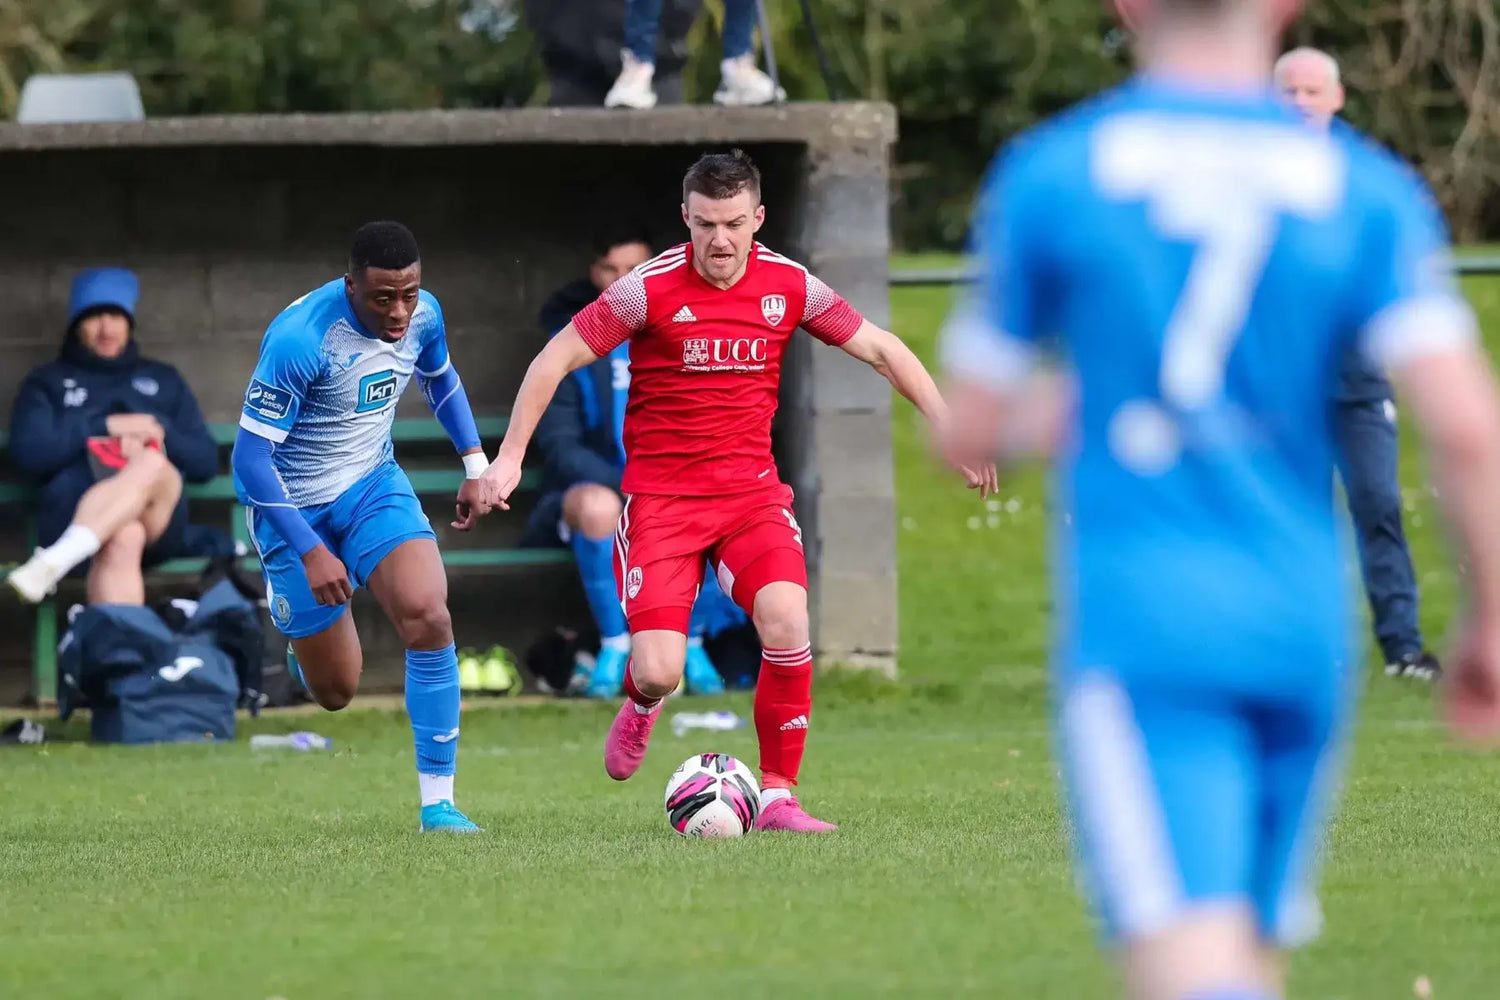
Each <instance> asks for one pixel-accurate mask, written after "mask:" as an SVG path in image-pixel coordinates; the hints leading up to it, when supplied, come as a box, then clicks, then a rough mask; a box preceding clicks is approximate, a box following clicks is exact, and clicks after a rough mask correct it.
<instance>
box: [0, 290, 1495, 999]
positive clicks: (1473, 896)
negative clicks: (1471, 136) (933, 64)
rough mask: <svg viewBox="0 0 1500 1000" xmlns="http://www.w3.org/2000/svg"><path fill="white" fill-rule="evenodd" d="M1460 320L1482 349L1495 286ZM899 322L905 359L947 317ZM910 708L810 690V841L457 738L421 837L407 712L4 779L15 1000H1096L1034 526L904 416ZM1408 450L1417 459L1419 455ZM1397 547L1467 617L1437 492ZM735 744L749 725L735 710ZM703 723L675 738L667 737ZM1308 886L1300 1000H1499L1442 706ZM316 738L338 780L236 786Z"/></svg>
mask: <svg viewBox="0 0 1500 1000" xmlns="http://www.w3.org/2000/svg"><path fill="white" fill-rule="evenodd" d="M1468 287H1469V291H1470V292H1471V295H1472V297H1473V298H1474V301H1475V302H1476V304H1477V305H1479V306H1480V308H1481V310H1482V313H1483V315H1484V319H1485V322H1486V327H1487V332H1488V333H1489V334H1490V335H1491V337H1495V336H1500V280H1494V279H1490V280H1487V281H1475V282H1472V283H1471V284H1470V285H1469V286H1468ZM946 302H947V293H946V292H944V291H942V290H936V289H910V290H903V291H899V292H898V293H897V295H896V298H895V303H894V304H895V321H896V327H897V329H898V330H899V331H901V332H902V333H903V334H904V335H905V336H906V337H907V338H908V339H909V340H910V341H911V342H912V343H913V344H914V345H915V346H916V347H917V348H918V349H919V350H920V351H922V352H924V353H928V352H930V347H931V341H932V336H933V333H934V330H935V328H936V325H937V322H938V321H939V319H940V318H941V315H942V313H943V311H944V309H945V307H946ZM894 419H895V428H896V434H897V443H898V448H899V452H898V462H897V475H898V477H899V488H900V519H901V525H900V532H901V534H900V538H901V616H902V644H903V649H902V667H903V672H904V679H903V681H902V682H901V683H900V684H883V683H878V682H874V681H872V680H870V679H868V678H859V677H853V678H850V677H833V678H829V677H825V678H820V680H819V684H818V691H817V712H816V715H815V723H814V728H813V731H812V734H811V739H810V741H809V753H808V760H807V767H806V772H805V775H804V781H803V797H804V801H805V802H806V803H807V804H808V806H809V807H810V808H811V809H812V810H813V811H814V812H815V813H816V814H818V815H820V816H824V817H826V818H828V819H831V820H834V821H836V822H838V823H840V824H841V825H842V829H841V830H840V831H839V832H838V833H837V834H835V835H832V836H829V837H826V838H821V839H794V838H787V837H774V836H753V837H749V838H746V839H744V840H741V841H738V842H730V843H700V842H688V841H684V840H681V839H680V838H678V837H676V836H675V835H673V834H672V833H671V831H670V830H669V829H668V827H667V825H666V821H665V819H664V817H663V815H662V803H661V796H662V791H663V787H664V784H665V781H666V777H667V775H668V774H669V773H670V771H671V770H672V768H673V767H674V766H675V765H676V764H678V763H679V762H680V761H681V760H682V759H684V758H686V757H687V756H689V755H690V754H692V753H695V752H699V751H701V750H706V749H720V750H725V751H728V752H731V753H736V754H741V755H744V756H746V757H747V758H748V759H750V760H752V761H753V760H754V759H755V748H754V738H753V734H752V733H751V732H750V731H749V730H739V731H736V732H733V733H728V734H714V735H703V734H695V735H689V736H688V737H687V738H684V739H678V738H676V737H674V736H673V735H672V732H671V729H670V727H669V726H666V725H663V726H662V727H661V728H660V730H659V733H658V737H657V740H656V742H655V743H654V745H653V747H652V750H651V754H650V756H649V757H648V758H647V762H646V765H645V767H644V768H643V770H642V772H641V773H640V774H639V775H638V776H637V777H636V778H635V779H633V780H632V781H630V782H628V783H626V784H616V783H614V782H611V781H609V780H608V779H607V778H606V777H605V776H604V773H603V767H602V764H601V761H600V747H601V743H602V740H603V735H604V730H605V728H606V727H607V725H608V721H609V717H610V710H609V708H608V707H605V706H596V705H581V704H554V705H545V706H536V707H506V708H497V709H493V710H487V711H473V712H471V713H470V714H468V715H467V717H466V718H465V720H464V736H463V744H462V749H461V752H460V762H461V766H460V773H459V784H458V788H459V800H460V803H461V805H462V806H463V808H465V810H466V811H468V812H469V813H470V815H471V816H473V817H474V818H475V819H476V820H477V821H478V822H480V823H481V824H482V825H484V826H486V827H488V830H489V832H488V833H487V834H486V835H485V836H483V837H477V838H470V839H435V838H423V837H421V836H420V835H419V834H418V833H417V832H416V820H417V816H416V802H415V792H416V789H415V781H414V779H413V777H412V765H411V752H412V751H411V745H410V737H409V732H408V730H407V728H406V724H405V719H404V717H403V716H401V715H400V714H399V713H391V712H382V711H366V712H350V713H345V714H343V715H338V716H332V715H316V716H311V717H296V718H279V719H275V720H263V721H261V722H258V723H255V724H252V725H247V726H246V727H244V733H243V734H242V738H241V742H239V743H237V744H235V745H231V746H218V747H162V748H143V749H121V748H98V747H90V746H86V745H80V744H54V745H50V746H47V747H45V748H42V749H32V748H24V749H15V750H12V751H8V752H5V753H3V755H0V787H3V789H4V792H5V794H4V796H3V798H0V956H3V957H0V994H3V995H7V996H29V997H46V998H62V997H131V998H135V997H141V998H147V997H149V998H174V997H194V998H198V997H206V996H212V997H216V998H245V1000H265V998H269V997H284V998H287V1000H303V998H308V1000H313V998H316V1000H329V998H335V997H403V998H405V997H413V996H455V997H490V996H505V997H532V996H535V997H635V996H641V997H658V996H673V995H678V994H692V993H714V994H735V993H737V994H743V995H772V996H776V995H780V996H791V997H803V996H809V997H811V996H817V997H859V998H868V997H871V996H891V997H897V996H899V997H928V996H931V997H948V996H984V997H1024V998H1027V1000H1040V998H1059V1000H1062V998H1066V1000H1089V998H1095V997H1106V996H1110V995H1112V994H1113V979H1112V978H1111V974H1110V970H1109V967H1108V966H1107V965H1106V964H1105V963H1104V961H1103V960H1102V959H1100V958H1099V957H1098V956H1097V955H1096V952H1095V949H1094V939H1093V937H1092V933H1091V930H1090V927H1089V923H1088V920H1087V917H1086V915H1085V912H1084V908H1083V905H1082V903H1081V901H1080V899H1079V898H1078V896H1077V895H1076V893H1075V892H1074V889H1073V881H1072V875H1071V871H1070V867H1069V858H1068V855H1067V848H1066V843H1065V840H1064V836H1063V824H1062V818H1061V815H1060V812H1059V809H1058V804H1057V796H1056V787H1055V771H1054V767H1053V765H1052V762H1051V757H1050V747H1049V738H1048V733H1047V728H1046V691H1045V687H1044V672H1043V669H1044V668H1043V663H1044V651H1045V642H1046V634H1047V613H1048V608H1049V602H1048V599H1047V595H1046V572H1045V562H1044V558H1043V534H1042V532H1043V528H1044V525H1045V506H1044V494H1043V491H1042V487H1041V482H1040V478H1039V477H1038V476H1037V475H1036V474H1035V472H1034V471H1033V472H1028V473H1024V474H1022V475H1019V476H1018V477H1016V478H1014V479H1013V480H1011V481H1010V482H1008V483H1007V484H1006V488H1005V491H1004V492H1003V493H1002V496H1001V497H1000V499H999V501H998V503H995V504H992V505H990V506H986V505H984V504H982V503H981V502H980V501H978V500H977V499H976V498H975V497H974V496H973V495H972V494H968V493H966V492H965V491H963V490H962V489H960V488H959V487H957V486H956V485H954V484H953V483H952V482H951V481H950V480H949V479H946V478H944V477H941V476H938V475H934V474H933V469H932V466H931V465H930V464H929V462H928V460H927V459H926V458H925V457H924V456H923V455H922V454H921V451H920V448H919V438H918V435H917V433H916V427H915V424H914V420H913V414H912V411H911V409H910V407H907V406H905V405H904V404H903V405H901V406H900V407H898V410H897V413H896V416H895V418H894ZM1409 444H1410V442H1408V445H1409ZM1408 456H1409V457H1408V459H1407V461H1406V462H1405V465H1404V469H1403V474H1404V477H1405V479H1406V482H1407V483H1408V484H1409V487H1410V488H1409V490H1408V498H1409V501H1410V510H1409V513H1408V524H1409V529H1410V531H1411V534H1412V541H1413V549H1414V554H1415V556H1416V560H1417V564H1418V569H1419V576H1420V577H1421V580H1422V585H1423V599H1424V600H1423V608H1422V617H1423V621H1424V623H1425V625H1426V627H1427V629H1428V630H1429V633H1430V634H1431V636H1432V638H1433V639H1435V640H1441V637H1442V636H1443V634H1444V631H1445V629H1446V627H1447V624H1448V618H1449V613H1450V609H1451V607H1452V604H1453V600H1454V596H1455V592H1456V591H1455V586H1454V580H1453V577H1452V574H1451V573H1450V571H1449V569H1448V563H1447V558H1446V555H1445V553H1444V550H1443V547H1442V542H1441V538H1440V536H1439V534H1438V532H1437V531H1436V530H1435V517H1434V511H1433V508H1432V506H1431V502H1430V498H1429V497H1428V496H1427V494H1426V493H1425V491H1424V490H1422V489H1421V488H1420V487H1419V485H1418V484H1420V482H1421V480H1422V470H1421V468H1420V466H1419V465H1418V463H1417V462H1416V461H1415V458H1414V456H1413V455H1412V454H1411V453H1410V452H1409V453H1408ZM720 704H721V705H723V706H727V707H730V708H732V709H734V710H736V711H738V712H740V714H741V715H743V716H745V717H747V718H748V716H749V701H748V699H746V698H744V697H732V698H728V699H724V700H723V701H722V702H721V703H720ZM705 707H709V705H708V704H707V703H704V702H701V701H696V700H694V701H692V702H680V703H675V704H673V705H671V706H669V708H668V714H669V715H670V713H671V712H672V711H676V710H684V709H691V710H696V709H702V708H705ZM1363 715H1364V721H1363V723H1362V725H1361V727H1360V730H1359V735H1358V744H1357V753H1356V756H1355V760H1354V764H1353V768H1352V772H1351V775H1350V780H1349V783H1348V788H1347V793H1346V795H1345V798H1344V801H1343V807H1342V809H1341V810H1340V812H1339V816H1338V819H1337V822H1336V824H1335V825H1334V827H1333V830H1332V835H1331V843H1330V860H1329V865H1328V868H1327V870H1326V875H1325V879H1324V893H1323V895H1324V902H1325V907H1326V910H1327V916H1328V929H1327V931H1326V933H1325V935H1324V937H1323V938H1322V939H1321V940H1320V942H1319V943H1318V944H1317V945H1315V946H1314V947H1312V948H1311V949H1309V950H1307V951H1306V952H1304V953H1302V954H1301V955H1299V956H1298V958H1297V959H1296V961H1295V962H1294V964H1293V972H1292V994H1293V996H1296V997H1307V998H1313V997H1316V998H1330V1000H1331V998H1348V1000H1354V998H1358V1000H1374V998H1384V997H1390V998H1403V997H1409V996H1411V995H1412V989H1413V983H1414V981H1415V980H1416V979H1417V977H1419V976H1426V977H1428V978H1429V980H1430V982H1431V985H1432V996H1433V997H1435V998H1438V1000H1447V998H1481V997H1494V996H1497V995H1500V987H1497V986H1496V983H1497V982H1500V949H1496V948H1495V947H1494V942H1495V941H1496V940H1497V937H1500V851H1497V848H1496V845H1495V839H1496V838H1495V832H1496V831H1497V830H1500V757H1487V756H1478V755H1473V754H1468V753H1464V752H1461V751H1458V750H1456V749H1454V748H1453V747H1451V746H1450V745H1449V744H1448V742H1447V741H1446V739H1445V737H1444V736H1443V734H1442V732H1441V730H1440V728H1439V727H1438V725H1437V723H1436V717H1435V712H1434V708H1433V703H1432V695H1431V691H1430V690H1429V689H1428V688H1426V687H1423V686H1419V685H1416V684H1414V683H1411V682H1397V681H1392V680H1388V679H1386V678H1384V677H1383V676H1379V675H1377V674H1376V673H1374V672H1373V671H1372V673H1371V676H1370V679H1369V683H1368V685H1367V690H1366V694H1365V704H1364V713H1363ZM294 728H315V729H317V730H318V731H319V732H322V733H325V734H326V735H329V736H331V737H332V738H333V739H334V740H335V741H336V747H335V752H333V753H331V754H310V755H296V754H278V753H266V754H255V753H252V752H251V751H250V750H249V748H248V747H247V746H246V745H245V742H244V740H245V739H247V738H248V733H249V732H252V731H276V730H290V729H294Z"/></svg>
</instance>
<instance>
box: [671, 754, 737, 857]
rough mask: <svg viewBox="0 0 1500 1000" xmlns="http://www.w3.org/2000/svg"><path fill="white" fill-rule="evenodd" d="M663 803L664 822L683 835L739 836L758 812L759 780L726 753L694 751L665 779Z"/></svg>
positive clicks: (718, 837) (710, 837)
mask: <svg viewBox="0 0 1500 1000" xmlns="http://www.w3.org/2000/svg"><path fill="white" fill-rule="evenodd" d="M666 807H667V822H668V823H670V824H672V829H674V830H676V831H677V832H678V833H680V834H682V835H683V836H684V837H705V838H709V839H714V840H720V839H724V838H727V837H741V836H744V835H745V834H747V833H749V832H750V831H751V830H753V829H755V818H756V817H757V816H759V815H760V783H759V782H757V781H756V780H755V774H754V772H752V771H751V770H750V769H749V768H748V767H746V766H745V765H744V763H742V762H741V761H739V760H738V759H736V758H734V757H731V756H729V755H728V754H727V753H703V754H698V755H697V756H694V757H689V758H688V759H687V760H685V761H683V762H682V764H681V765H679V766H678V768H677V770H675V771H673V772H672V777H670V778H668V779H667V795H666Z"/></svg>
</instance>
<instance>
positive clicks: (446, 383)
mask: <svg viewBox="0 0 1500 1000" xmlns="http://www.w3.org/2000/svg"><path fill="white" fill-rule="evenodd" d="M422 298H423V301H424V302H426V303H427V304H428V305H430V306H431V307H432V309H433V311H434V312H435V313H436V319H435V322H434V323H433V325H432V327H431V328H430V329H429V330H428V332H427V333H426V334H425V336H426V341H425V343H423V345H422V350H421V353H419V354H418V355H417V384H418V385H419V386H421V389H422V396H423V398H425V399H426V400H427V405H428V406H429V407H431V408H432V415H433V416H435V417H437V420H438V423H439V424H442V426H443V430H444V431H446V432H447V433H448V438H449V440H451V441H452V442H453V447H454V448H455V449H457V451H458V453H459V454H461V455H463V456H464V467H465V469H466V470H467V471H468V474H469V477H470V478H474V477H476V476H478V475H479V474H480V473H481V472H483V471H484V469H485V466H486V465H487V464H488V462H487V460H486V459H485V457H484V452H483V446H482V444H481V443H480V440H479V426H478V424H476V423H475V421H474V409H473V407H472V406H470V404H469V395H468V393H466V392H464V386H463V382H462V381H461V380H460V379H459V377H458V370H457V369H456V368H454V367H453V359H452V358H450V357H449V356H448V336H447V331H446V329H445V328H444V325H443V311H442V309H441V308H440V307H439V306H438V303H437V299H436V298H433V297H431V296H429V295H427V293H425V292H424V293H423V296H422Z"/></svg>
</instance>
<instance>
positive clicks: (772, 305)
mask: <svg viewBox="0 0 1500 1000" xmlns="http://www.w3.org/2000/svg"><path fill="white" fill-rule="evenodd" d="M760 314H761V315H762V316H764V317H765V318H766V322H767V323H770V324H771V325H772V326H779V325H780V324H781V321H782V320H783V319H785V318H786V296H785V295H765V296H762V297H761V300H760Z"/></svg>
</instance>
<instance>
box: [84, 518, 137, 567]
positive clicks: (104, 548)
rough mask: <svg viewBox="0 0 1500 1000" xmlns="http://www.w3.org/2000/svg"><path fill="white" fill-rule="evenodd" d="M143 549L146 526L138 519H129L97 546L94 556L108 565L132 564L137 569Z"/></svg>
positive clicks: (101, 562)
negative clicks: (97, 551) (97, 549)
mask: <svg viewBox="0 0 1500 1000" xmlns="http://www.w3.org/2000/svg"><path fill="white" fill-rule="evenodd" d="M145 551H146V526H145V525H144V524H142V523H141V522H140V521H129V522H127V523H125V524H124V525H122V526H121V527H120V528H119V530H117V531H116V532H115V533H114V534H113V535H110V536H109V538H108V539H106V540H105V541H104V543H103V544H102V545H100V546H99V554H98V555H97V556H95V557H94V558H95V559H96V560H97V561H98V562H99V563H100V564H104V565H108V566H110V567H115V566H134V567H135V568H136V569H139V568H140V565H141V556H142V555H143V554H144V553H145Z"/></svg>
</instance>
